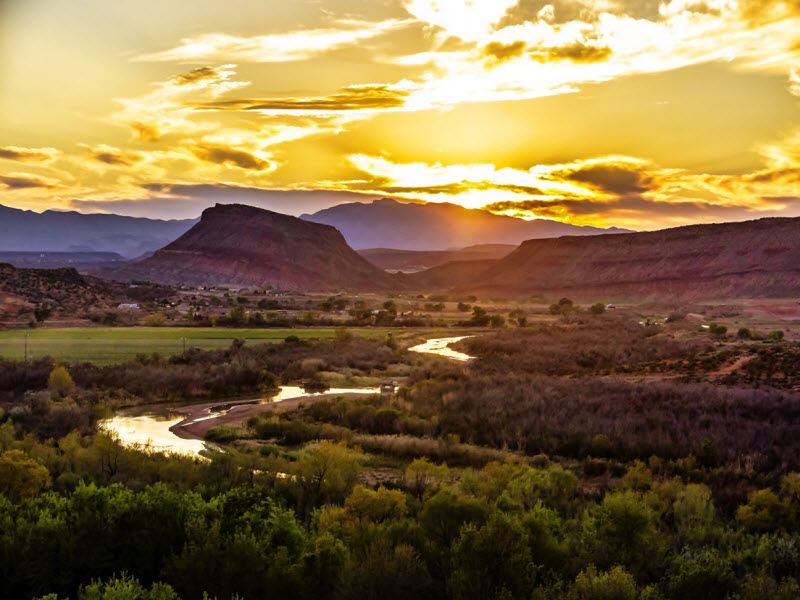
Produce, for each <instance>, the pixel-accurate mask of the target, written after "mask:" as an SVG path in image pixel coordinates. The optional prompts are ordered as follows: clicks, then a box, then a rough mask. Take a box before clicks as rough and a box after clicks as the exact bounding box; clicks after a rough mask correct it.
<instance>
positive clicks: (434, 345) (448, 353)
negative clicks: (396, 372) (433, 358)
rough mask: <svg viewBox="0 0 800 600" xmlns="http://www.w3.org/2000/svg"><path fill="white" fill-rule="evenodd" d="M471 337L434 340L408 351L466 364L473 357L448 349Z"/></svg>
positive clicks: (463, 336)
mask: <svg viewBox="0 0 800 600" xmlns="http://www.w3.org/2000/svg"><path fill="white" fill-rule="evenodd" d="M471 337H473V336H471V335H462V336H460V337H449V338H434V339H431V340H428V341H427V342H425V343H423V344H419V345H418V346H413V347H412V348H409V350H410V351H411V352H422V353H423V354H436V355H438V356H444V357H445V358H449V359H451V360H457V361H459V362H467V361H470V360H472V359H473V358H475V357H474V356H470V355H469V354H464V353H463V352H458V351H457V350H453V349H452V348H450V344H455V343H456V342H460V341H461V340H465V339H467V338H471Z"/></svg>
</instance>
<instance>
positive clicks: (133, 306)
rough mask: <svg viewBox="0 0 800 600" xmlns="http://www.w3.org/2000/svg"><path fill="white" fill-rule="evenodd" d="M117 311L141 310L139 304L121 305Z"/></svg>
mask: <svg viewBox="0 0 800 600" xmlns="http://www.w3.org/2000/svg"><path fill="white" fill-rule="evenodd" d="M117 310H139V305H138V304H120V305H119V306H118V307H117Z"/></svg>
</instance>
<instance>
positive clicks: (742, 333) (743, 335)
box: [736, 327, 753, 340]
mask: <svg viewBox="0 0 800 600" xmlns="http://www.w3.org/2000/svg"><path fill="white" fill-rule="evenodd" d="M736 337H738V338H739V339H740V340H752V339H753V332H752V331H750V330H749V329H748V328H747V327H740V328H739V331H737V332H736Z"/></svg>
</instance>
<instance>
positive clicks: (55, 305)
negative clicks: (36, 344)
mask: <svg viewBox="0 0 800 600" xmlns="http://www.w3.org/2000/svg"><path fill="white" fill-rule="evenodd" d="M113 304H114V300H113V298H112V295H111V288H110V287H109V286H107V285H106V284H105V282H101V281H98V280H93V279H91V278H87V277H84V276H82V275H80V274H79V273H78V271H76V270H75V269H70V268H67V269H18V268H16V267H13V266H12V265H9V264H0V318H2V317H8V316H15V315H19V314H23V313H29V312H30V313H32V312H33V309H34V308H35V307H36V306H46V307H48V308H50V309H52V310H53V311H54V312H55V313H60V314H68V313H72V312H75V311H77V310H82V309H88V308H108V307H111V306H112V305H113Z"/></svg>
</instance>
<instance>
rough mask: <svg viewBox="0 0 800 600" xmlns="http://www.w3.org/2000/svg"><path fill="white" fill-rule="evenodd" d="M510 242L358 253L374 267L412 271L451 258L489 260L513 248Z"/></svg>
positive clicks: (432, 265) (435, 265)
mask: <svg viewBox="0 0 800 600" xmlns="http://www.w3.org/2000/svg"><path fill="white" fill-rule="evenodd" d="M516 248H517V247H516V246H514V245H512V244H480V245H478V246H467V247H466V248H461V249H460V250H395V249H393V248H369V249H367V250H359V251H358V253H359V254H360V255H361V256H363V257H364V258H366V259H367V260H368V261H369V262H371V263H372V264H373V265H375V266H376V267H380V268H381V269H383V270H384V271H389V272H394V273H415V272H418V271H424V270H425V269H430V268H431V267H438V266H439V265H443V264H445V263H448V262H454V261H474V260H493V259H498V258H503V257H505V256H508V255H509V254H511V252H513V251H514V250H516Z"/></svg>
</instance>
